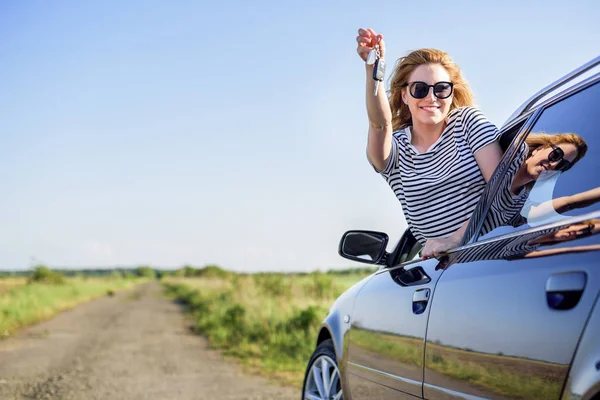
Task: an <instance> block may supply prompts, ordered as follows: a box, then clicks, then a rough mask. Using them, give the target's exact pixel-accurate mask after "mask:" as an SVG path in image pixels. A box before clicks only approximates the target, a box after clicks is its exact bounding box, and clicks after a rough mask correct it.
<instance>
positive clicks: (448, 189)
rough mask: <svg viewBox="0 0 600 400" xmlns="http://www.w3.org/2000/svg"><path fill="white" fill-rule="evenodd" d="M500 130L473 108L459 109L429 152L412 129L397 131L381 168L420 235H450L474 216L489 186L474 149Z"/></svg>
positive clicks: (490, 140)
mask: <svg viewBox="0 0 600 400" xmlns="http://www.w3.org/2000/svg"><path fill="white" fill-rule="evenodd" d="M499 136H500V133H499V131H498V129H497V128H496V127H495V126H494V125H493V124H492V123H490V122H489V121H488V120H487V119H486V118H485V116H484V115H483V114H482V113H481V111H479V110H478V109H476V108H474V107H461V108H458V109H454V110H452V111H451V112H450V114H449V115H448V117H447V125H446V128H445V129H444V131H443V132H442V135H441V136H440V138H439V139H438V140H437V141H436V142H435V143H434V144H433V145H432V146H431V147H430V148H429V149H427V151H426V152H424V153H419V151H418V150H417V149H416V148H415V147H414V146H413V145H412V144H411V129H410V127H406V128H404V129H401V130H398V131H396V132H394V133H393V135H392V152H391V155H390V157H389V160H388V163H387V165H386V167H385V168H384V169H383V170H382V171H381V172H380V174H381V175H382V176H383V177H384V178H385V180H386V181H387V183H388V184H389V185H390V187H391V188H392V190H393V191H394V193H395V194H396V197H397V198H398V200H400V204H401V205H402V210H403V212H404V216H405V218H406V222H407V223H408V226H409V228H410V230H411V231H412V233H413V235H414V236H415V238H416V239H417V240H418V241H419V242H421V243H422V244H424V243H425V242H426V241H427V239H433V238H442V237H447V236H450V235H451V234H453V233H454V232H456V230H458V229H459V228H460V227H461V225H462V224H463V223H464V222H465V221H466V220H467V219H469V217H470V216H471V213H472V212H473V209H474V208H475V205H476V204H477V201H479V197H480V196H481V193H482V192H483V189H484V187H485V185H486V182H485V179H484V178H483V175H482V174H481V171H480V170H479V166H478V165H477V161H476V160H475V156H474V154H475V153H476V152H477V151H478V150H480V149H481V148H483V147H484V146H486V145H488V144H490V143H493V142H494V141H496V140H498V139H499Z"/></svg>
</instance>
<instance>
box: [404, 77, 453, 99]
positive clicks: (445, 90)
mask: <svg viewBox="0 0 600 400" xmlns="http://www.w3.org/2000/svg"><path fill="white" fill-rule="evenodd" d="M402 86H408V91H409V93H410V95H411V96H412V97H414V98H415V99H424V98H425V97H427V95H428V94H429V88H433V95H434V96H435V97H437V98H438V99H447V98H448V97H450V96H451V95H452V89H453V87H454V85H453V84H452V82H437V83H434V84H433V85H428V84H427V83H425V82H421V81H415V82H408V83H405V84H404V85H402Z"/></svg>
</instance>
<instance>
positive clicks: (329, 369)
mask: <svg viewBox="0 0 600 400" xmlns="http://www.w3.org/2000/svg"><path fill="white" fill-rule="evenodd" d="M325 399H326V400H341V399H342V385H341V381H340V370H339V368H338V364H337V357H336V356H335V348H334V347H333V341H332V340H331V339H327V340H324V341H323V342H321V343H320V344H319V345H318V346H317V348H316V349H315V351H314V353H313V354H312V356H311V357H310V361H309V362H308V367H306V373H305V374H304V383H303V385H302V400H325Z"/></svg>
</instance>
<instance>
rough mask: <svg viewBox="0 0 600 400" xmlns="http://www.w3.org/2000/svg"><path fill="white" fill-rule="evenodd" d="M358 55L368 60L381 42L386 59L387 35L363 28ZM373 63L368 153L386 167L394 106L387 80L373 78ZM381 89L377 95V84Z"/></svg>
mask: <svg viewBox="0 0 600 400" xmlns="http://www.w3.org/2000/svg"><path fill="white" fill-rule="evenodd" d="M356 41H357V43H358V48H357V52H358V55H359V56H360V57H361V58H362V59H363V61H366V59H367V55H368V54H369V51H371V49H372V48H374V47H375V45H376V44H379V53H380V57H381V59H385V58H384V57H385V42H384V41H383V35H381V34H376V33H375V32H374V31H373V30H372V29H362V28H361V29H359V30H358V36H357V37H356ZM373 68H374V67H373V65H367V64H365V70H366V81H367V84H366V103H367V116H368V117H369V136H368V139H367V157H368V158H369V161H370V162H371V164H373V166H374V167H375V168H376V169H377V170H378V171H382V170H383V169H384V168H385V166H386V165H387V162H388V159H389V157H390V153H391V151H392V110H391V109H390V103H389V101H388V98H387V94H386V92H385V88H384V84H383V82H377V81H375V80H374V79H373ZM376 84H378V85H380V86H379V89H378V92H377V96H375V95H374V92H375V85H376Z"/></svg>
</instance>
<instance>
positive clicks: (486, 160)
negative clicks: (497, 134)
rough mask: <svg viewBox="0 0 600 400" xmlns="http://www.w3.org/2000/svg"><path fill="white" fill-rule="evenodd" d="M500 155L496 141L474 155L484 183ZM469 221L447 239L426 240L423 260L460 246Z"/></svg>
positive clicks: (489, 176)
mask: <svg viewBox="0 0 600 400" xmlns="http://www.w3.org/2000/svg"><path fill="white" fill-rule="evenodd" d="M502 154H503V153H502V148H501V147H500V143H498V142H497V141H496V142H492V143H490V144H488V145H486V146H484V147H482V148H481V149H479V151H478V152H477V153H475V161H477V165H478V166H479V169H480V170H481V175H483V178H484V179H485V181H486V183H487V182H489V181H490V178H491V177H492V174H493V173H494V171H495V170H496V167H497V166H498V164H499V163H500V159H501V158H502ZM469 221H471V218H469V219H467V220H466V221H465V223H464V224H462V225H461V227H460V228H459V229H458V230H457V231H456V232H454V233H453V234H452V235H450V236H448V237H445V238H441V239H429V240H427V242H426V243H425V247H423V252H422V253H421V254H422V257H423V259H426V258H431V257H437V256H439V255H441V254H442V253H445V252H446V251H448V250H450V249H453V248H455V247H457V246H458V245H460V242H461V240H462V237H463V235H464V233H465V230H466V229H467V226H468V225H469Z"/></svg>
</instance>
